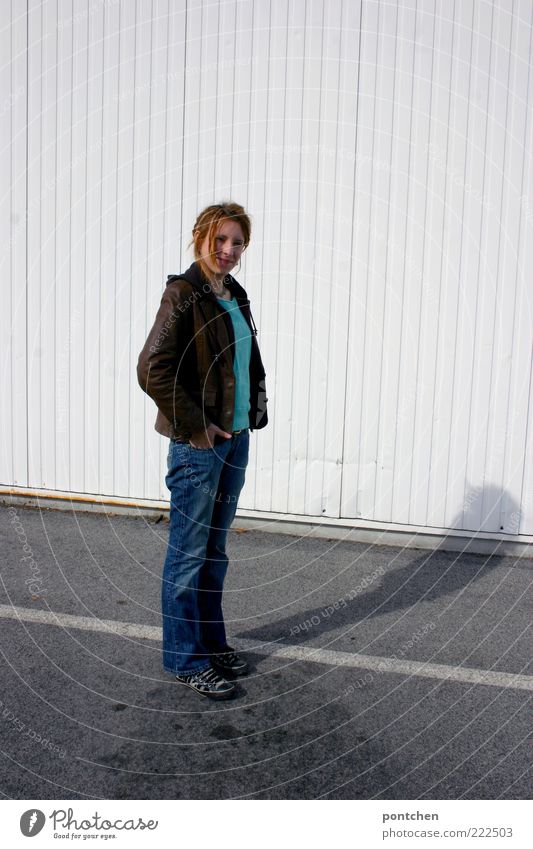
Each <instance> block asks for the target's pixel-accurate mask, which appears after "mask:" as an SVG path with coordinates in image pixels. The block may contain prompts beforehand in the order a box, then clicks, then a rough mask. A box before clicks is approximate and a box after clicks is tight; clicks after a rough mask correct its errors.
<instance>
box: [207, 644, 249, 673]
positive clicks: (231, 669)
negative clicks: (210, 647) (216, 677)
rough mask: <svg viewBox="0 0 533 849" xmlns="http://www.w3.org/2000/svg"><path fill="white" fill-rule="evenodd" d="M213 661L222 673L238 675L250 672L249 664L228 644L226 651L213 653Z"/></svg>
mask: <svg viewBox="0 0 533 849" xmlns="http://www.w3.org/2000/svg"><path fill="white" fill-rule="evenodd" d="M211 663H212V664H213V666H214V667H215V669H216V670H217V671H218V672H221V673H222V675H234V676H238V675H246V673H247V672H248V664H247V663H246V661H245V660H244V659H243V658H242V657H240V655H238V654H237V652H235V651H233V649H232V648H231V646H227V647H226V651H223V652H217V654H212V655H211Z"/></svg>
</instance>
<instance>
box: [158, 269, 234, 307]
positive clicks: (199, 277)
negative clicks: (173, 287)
mask: <svg viewBox="0 0 533 849" xmlns="http://www.w3.org/2000/svg"><path fill="white" fill-rule="evenodd" d="M178 279H182V280H186V281H187V283H190V284H191V286H192V287H193V289H195V290H196V291H197V292H198V294H199V296H200V297H202V298H206V299H207V300H210V301H215V302H217V300H218V299H217V297H216V295H214V294H213V292H212V291H211V289H210V288H209V284H208V283H207V281H206V279H205V277H204V276H203V274H202V272H201V270H200V266H199V265H198V263H197V262H193V263H192V265H190V266H189V268H188V269H187V271H184V272H183V273H182V274H169V275H168V277H167V286H168V284H169V283H172V281H173V280H178ZM225 283H226V286H227V287H228V289H229V290H230V292H231V294H232V295H233V296H234V297H235V298H237V300H238V301H239V302H240V303H246V304H247V303H249V301H248V297H247V295H246V292H245V290H244V289H243V288H242V286H241V285H240V283H238V282H237V281H236V280H235V278H234V277H232V276H231V274H226V280H225Z"/></svg>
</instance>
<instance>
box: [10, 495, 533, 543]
mask: <svg viewBox="0 0 533 849" xmlns="http://www.w3.org/2000/svg"><path fill="white" fill-rule="evenodd" d="M0 503H2V504H6V505H8V506H13V507H15V506H17V505H20V506H21V507H37V508H39V509H47V510H78V511H87V512H99V513H105V514H106V515H109V514H111V515H113V514H114V515H121V514H122V515H132V514H135V515H138V516H147V517H155V516H163V518H165V519H167V520H168V513H169V502H168V501H158V500H155V499H131V498H119V497H110V496H104V495H98V494H93V493H75V492H74V493H72V492H62V491H52V490H44V489H30V488H26V487H8V486H0ZM234 527H237V528H242V529H243V530H259V531H265V532H267V533H279V534H290V535H292V536H294V535H296V536H305V537H310V536H316V537H327V538H329V539H337V540H342V541H344V542H363V543H366V544H368V545H392V546H400V547H405V548H420V549H430V550H436V549H441V550H443V551H458V552H472V553H474V554H497V555H499V556H508V557H520V558H524V557H527V558H532V557H533V537H531V536H526V535H524V534H521V535H519V534H516V535H512V536H511V535H510V534H501V533H493V534H491V533H477V532H475V531H464V530H461V529H456V528H428V527H424V526H422V525H420V526H417V525H399V524H393V523H390V524H387V523H385V522H370V521H366V520H362V519H337V518H331V517H324V516H317V517H314V516H299V515H296V514H290V513H270V512H265V511H259V510H245V509H242V510H238V511H237V517H236V519H235V522H234Z"/></svg>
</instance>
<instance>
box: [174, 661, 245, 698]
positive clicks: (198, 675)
mask: <svg viewBox="0 0 533 849" xmlns="http://www.w3.org/2000/svg"><path fill="white" fill-rule="evenodd" d="M176 678H177V679H178V681H179V682H180V684H185V685H186V686H187V687H190V688H191V690H196V692H197V693H199V694H200V695H201V696H207V697H208V698H210V699H231V697H232V696H233V693H234V691H235V684H232V683H231V682H230V681H226V680H225V679H224V678H222V677H221V676H220V675H218V673H217V672H215V670H214V669H213V667H212V666H208V667H207V669H202V671H201V672H191V673H190V674H189V675H176Z"/></svg>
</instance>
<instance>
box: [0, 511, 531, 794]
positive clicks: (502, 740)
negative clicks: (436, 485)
mask: <svg viewBox="0 0 533 849" xmlns="http://www.w3.org/2000/svg"><path fill="white" fill-rule="evenodd" d="M0 513H1V516H2V521H1V534H2V553H3V557H2V567H1V576H2V597H1V598H0V625H1V627H0V634H1V637H0V650H1V661H0V662H1V669H2V693H1V696H0V701H1V703H0V748H1V751H2V754H3V757H2V760H1V776H0V791H1V793H2V794H3V798H6V799H67V800H68V799H85V798H87V799H91V798H97V799H230V798H233V799H235V798H239V799H241V798H247V799H530V798H531V774H530V767H531V749H530V747H529V743H528V735H529V732H530V730H531V697H532V691H533V676H532V675H531V661H530V658H531V640H530V632H529V628H530V622H531V573H532V569H533V561H532V560H531V559H527V558H523V557H522V558H520V559H517V558H510V557H498V556H497V555H492V556H485V555H477V554H470V553H469V554H458V553H450V552H446V551H433V552H428V551H420V550H416V549H413V548H410V549H406V548H403V549H402V548H394V547H390V546H378V545H366V544H362V543H354V542H343V541H339V540H328V539H324V538H317V537H313V536H306V537H296V536H289V535H283V534H278V533H271V532H264V531H251V530H242V529H240V528H239V520H238V519H237V520H236V522H235V525H234V528H233V530H232V531H231V532H230V539H229V553H230V557H231V565H230V569H229V571H228V577H227V580H226V591H225V605H224V609H225V618H226V625H227V631H228V636H229V639H230V642H231V643H232V644H233V645H234V646H235V647H236V648H238V649H243V650H245V651H246V656H247V658H248V660H249V662H250V666H251V672H250V675H249V676H248V677H246V678H244V679H241V680H240V683H239V688H238V693H237V696H236V697H235V698H234V699H233V700H231V701H227V702H213V701H209V700H207V699H204V698H201V697H199V696H198V695H197V694H195V693H193V692H192V691H190V690H188V689H187V688H185V687H183V686H181V685H179V684H178V683H177V682H176V681H175V679H174V678H173V677H172V676H171V675H169V674H168V673H166V672H164V671H163V670H162V667H161V645H160V606H159V598H160V580H161V569H162V563H163V560H164V556H165V550H166V543H167V535H168V522H167V521H166V520H164V519H163V520H156V519H155V518H150V519H146V518H144V517H142V516H131V517H130V516H113V515H107V514H106V513H104V512H102V513H99V514H96V513H82V512H73V511H72V512H71V511H53V510H48V509H42V510H39V509H32V508H24V507H21V506H18V505H17V506H15V507H14V508H8V507H7V506H5V505H3V506H2V507H1V510H0ZM23 558H25V559H23Z"/></svg>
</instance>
